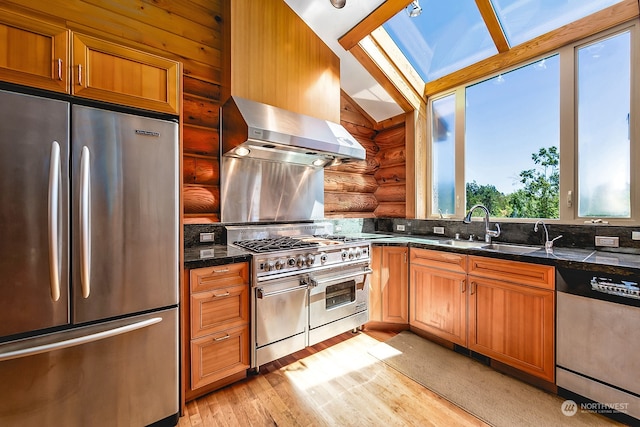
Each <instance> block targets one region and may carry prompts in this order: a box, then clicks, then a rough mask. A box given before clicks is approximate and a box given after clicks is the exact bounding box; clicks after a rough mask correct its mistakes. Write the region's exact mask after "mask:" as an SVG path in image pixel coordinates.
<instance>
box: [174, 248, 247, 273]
mask: <svg viewBox="0 0 640 427" xmlns="http://www.w3.org/2000/svg"><path fill="white" fill-rule="evenodd" d="M245 261H251V252H249V251H246V250H244V249H240V248H236V247H235V246H227V245H200V246H194V247H191V248H185V250H184V266H185V268H202V267H213V266H215V265H222V264H232V263H235V262H245Z"/></svg>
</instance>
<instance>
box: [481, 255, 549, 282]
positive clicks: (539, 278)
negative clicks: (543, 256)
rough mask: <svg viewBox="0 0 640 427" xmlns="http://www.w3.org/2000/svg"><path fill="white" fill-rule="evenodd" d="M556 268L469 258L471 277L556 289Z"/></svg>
mask: <svg viewBox="0 0 640 427" xmlns="http://www.w3.org/2000/svg"><path fill="white" fill-rule="evenodd" d="M554 271H555V270H554V268H553V267H551V266H548V265H540V264H530V263H528V262H519V261H509V260H503V259H495V258H485V257H479V256H473V255H470V256H469V275H470V276H471V275H473V276H480V277H487V278H491V279H497V280H505V281H508V282H514V283H519V284H523V285H529V286H535V287H539V288H544V289H551V290H554V289H555V274H554Z"/></svg>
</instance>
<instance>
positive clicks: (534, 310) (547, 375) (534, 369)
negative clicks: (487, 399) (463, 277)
mask: <svg viewBox="0 0 640 427" xmlns="http://www.w3.org/2000/svg"><path fill="white" fill-rule="evenodd" d="M468 278H469V349H471V350H473V351H476V352H478V353H481V354H484V355H486V356H489V357H491V358H492V359H495V360H498V361H500V362H503V363H506V364H507V365H509V366H512V367H514V368H516V369H519V370H520V371H523V372H526V373H528V374H531V375H534V376H536V377H539V378H542V379H544V380H546V381H549V382H553V381H554V379H555V375H554V374H555V280H554V268H553V267H549V266H544V265H537V264H529V263H522V262H515V261H505V260H496V259H491V258H484V257H476V256H470V257H469V276H468Z"/></svg>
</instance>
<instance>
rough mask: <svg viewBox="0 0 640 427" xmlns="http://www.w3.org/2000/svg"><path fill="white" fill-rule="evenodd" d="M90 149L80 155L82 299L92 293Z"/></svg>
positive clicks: (85, 147) (83, 150) (83, 148)
mask: <svg viewBox="0 0 640 427" xmlns="http://www.w3.org/2000/svg"><path fill="white" fill-rule="evenodd" d="M90 179H91V174H90V154H89V147H87V146H84V147H82V154H81V155H80V284H81V287H82V297H83V298H88V297H89V293H90V292H91V283H90V279H91V193H90V191H89V189H90V187H91V186H90Z"/></svg>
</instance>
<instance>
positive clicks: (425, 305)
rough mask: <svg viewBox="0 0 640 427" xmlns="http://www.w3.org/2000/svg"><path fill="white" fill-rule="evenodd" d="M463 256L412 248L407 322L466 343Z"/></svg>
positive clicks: (464, 260) (465, 298)
mask: <svg viewBox="0 0 640 427" xmlns="http://www.w3.org/2000/svg"><path fill="white" fill-rule="evenodd" d="M466 258H467V257H466V255H460V254H453V253H449V252H440V251H431V250H426V249H414V248H412V249H411V268H410V271H411V295H410V301H411V309H410V317H409V324H410V325H411V326H414V327H417V328H418V329H421V330H424V331H425V332H429V333H430V334H433V335H435V336H438V337H440V338H443V339H446V340H448V341H451V342H453V343H456V344H460V345H462V346H465V347H466V345H467V297H466V274H465V271H466Z"/></svg>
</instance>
